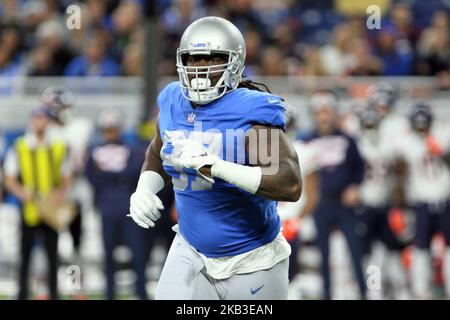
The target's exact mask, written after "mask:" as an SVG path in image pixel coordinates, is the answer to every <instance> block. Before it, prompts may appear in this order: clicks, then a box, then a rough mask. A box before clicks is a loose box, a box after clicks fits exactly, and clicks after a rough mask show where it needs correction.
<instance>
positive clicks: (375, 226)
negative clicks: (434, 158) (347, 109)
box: [358, 107, 408, 299]
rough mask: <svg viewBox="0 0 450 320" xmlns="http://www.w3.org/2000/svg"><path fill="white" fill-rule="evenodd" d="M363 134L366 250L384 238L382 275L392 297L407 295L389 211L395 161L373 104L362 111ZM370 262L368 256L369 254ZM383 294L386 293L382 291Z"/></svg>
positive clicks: (362, 196)
mask: <svg viewBox="0 0 450 320" xmlns="http://www.w3.org/2000/svg"><path fill="white" fill-rule="evenodd" d="M359 117H360V123H361V134H360V137H359V139H358V148H359V151H360V152H361V156H362V157H363V159H364V162H365V170H364V172H365V173H364V180H363V182H362V184H361V185H360V188H359V196H360V202H361V207H360V208H358V211H359V212H360V213H361V214H362V217H363V220H364V222H365V224H366V250H367V254H368V255H370V253H371V249H372V245H373V244H374V242H375V241H381V242H383V244H384V245H385V246H386V248H387V249H388V252H387V254H386V258H385V263H384V268H383V272H382V275H384V276H385V278H386V280H387V282H388V284H389V287H390V288H391V292H392V298H394V299H405V298H407V297H408V294H407V281H406V274H405V270H404V269H403V266H402V262H401V259H400V253H401V250H402V249H403V248H404V245H403V243H402V242H401V241H400V240H399V239H398V237H397V235H396V234H395V233H394V231H393V230H392V228H391V225H390V223H389V211H390V205H391V203H392V194H393V191H394V179H393V169H394V168H393V167H394V166H393V163H392V161H391V160H390V158H389V157H387V156H386V155H385V154H384V153H383V152H384V151H383V146H382V145H381V143H380V142H381V141H380V137H379V128H378V126H379V124H380V121H381V116H380V114H379V113H378V112H376V111H375V110H374V109H373V108H370V107H366V108H365V109H363V110H361V112H360V113H359ZM366 260H367V262H369V260H370V259H369V256H368V257H367V259H366ZM383 291H385V290H382V292H381V293H382V294H386V292H383Z"/></svg>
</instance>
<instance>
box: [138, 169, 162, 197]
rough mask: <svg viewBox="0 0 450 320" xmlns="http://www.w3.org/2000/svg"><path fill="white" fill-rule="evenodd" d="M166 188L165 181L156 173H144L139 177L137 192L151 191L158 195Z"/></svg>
mask: <svg viewBox="0 0 450 320" xmlns="http://www.w3.org/2000/svg"><path fill="white" fill-rule="evenodd" d="M162 188H164V179H163V178H162V177H161V175H160V174H159V173H157V172H155V171H144V172H142V173H141V175H140V176H139V182H138V185H137V188H136V190H142V191H150V192H152V193H154V194H157V193H158V192H159V191H161V190H162Z"/></svg>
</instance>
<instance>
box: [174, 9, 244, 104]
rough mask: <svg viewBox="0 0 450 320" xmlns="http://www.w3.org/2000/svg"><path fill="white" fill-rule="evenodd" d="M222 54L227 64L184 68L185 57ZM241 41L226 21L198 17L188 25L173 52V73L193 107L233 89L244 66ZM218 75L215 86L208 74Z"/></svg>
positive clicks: (239, 79) (239, 34) (242, 43)
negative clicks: (175, 60)
mask: <svg viewBox="0 0 450 320" xmlns="http://www.w3.org/2000/svg"><path fill="white" fill-rule="evenodd" d="M215 53H219V54H224V55H227V56H228V62H227V63H225V64H220V65H213V66H202V67H188V66H186V64H185V62H184V61H185V58H186V57H187V56H188V55H211V54H215ZM245 53H246V51H245V40H244V37H243V36H242V33H241V32H240V31H239V30H238V28H236V27H235V26H234V25H233V24H232V23H231V22H230V21H228V20H226V19H223V18H219V17H204V18H200V19H198V20H196V21H194V22H193V23H191V24H190V25H189V27H188V28H187V29H186V30H185V31H184V33H183V36H182V37H181V41H180V47H179V48H178V50H177V72H178V75H179V77H180V87H181V92H182V93H183V95H184V97H185V98H186V99H188V100H190V101H193V102H195V103H197V104H200V105H202V104H207V103H210V102H212V101H214V100H216V99H219V98H220V97H222V96H223V95H225V94H226V93H227V92H230V91H232V90H234V89H236V88H237V86H238V85H239V82H240V81H241V79H242V73H243V71H244V67H245V66H244V64H245ZM213 73H219V74H222V76H221V77H220V79H219V80H218V81H217V83H216V84H215V85H212V83H211V79H210V75H211V74H213Z"/></svg>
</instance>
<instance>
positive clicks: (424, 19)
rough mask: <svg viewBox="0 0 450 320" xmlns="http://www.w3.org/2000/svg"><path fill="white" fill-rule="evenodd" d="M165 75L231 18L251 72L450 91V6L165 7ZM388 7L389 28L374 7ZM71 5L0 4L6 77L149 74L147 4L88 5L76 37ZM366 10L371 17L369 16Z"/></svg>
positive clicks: (289, 1) (172, 1) (199, 0)
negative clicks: (200, 22)
mask: <svg viewBox="0 0 450 320" xmlns="http://www.w3.org/2000/svg"><path fill="white" fill-rule="evenodd" d="M156 2H157V11H158V17H159V19H158V21H159V27H160V31H161V32H160V39H161V40H162V42H161V43H162V45H161V48H160V53H161V55H162V59H163V60H162V63H161V64H160V70H159V71H160V74H161V75H170V76H173V75H176V69H175V65H174V64H173V61H174V59H175V52H176V48H177V45H178V40H179V38H180V36H181V34H182V32H183V30H184V29H185V28H186V26H187V25H189V23H191V22H192V21H193V20H195V19H196V18H198V17H201V16H204V15H216V16H221V17H224V18H227V19H229V20H230V21H232V22H233V23H234V24H235V25H237V26H238V27H239V28H240V30H242V32H243V33H244V35H245V38H246V41H247V69H246V74H247V75H248V76H251V75H266V76H277V75H315V76H320V75H337V76H345V75H354V76H360V75H383V76H399V75H403V76H408V75H424V76H427V75H432V76H438V77H439V78H442V86H443V87H445V88H447V87H448V86H449V85H448V77H449V76H448V74H449V70H450V65H449V64H450V63H449V61H450V59H449V57H450V52H449V45H448V44H449V41H450V39H449V36H450V34H449V30H450V29H449V28H450V27H449V18H448V11H449V4H448V3H447V2H445V1H437V0H433V1H427V2H426V3H424V2H422V1H407V2H404V1H390V0H385V1H375V2H374V1H358V2H354V1H353V2H351V1H344V0H343V1H339V0H338V1H329V0H327V1H294V0H282V1H268V0H261V1H250V0H231V1H223V0H157V1H156ZM377 3H379V4H380V9H381V13H382V19H381V26H382V28H381V29H379V30H378V29H374V30H369V29H368V28H367V27H366V12H365V8H367V6H369V5H371V4H377ZM70 4H72V1H56V0H36V1H26V0H5V1H3V2H2V4H0V21H1V24H0V34H1V40H0V41H1V44H2V45H1V46H0V48H1V49H0V74H1V75H2V76H3V77H5V76H14V75H29V76H58V75H59V76H61V75H66V76H87V75H99V76H114V75H123V76H136V75H140V74H141V72H142V70H143V68H142V62H141V57H142V54H143V43H144V35H143V27H142V24H141V22H142V20H143V16H144V12H145V9H144V8H145V5H148V3H147V2H146V1H139V0H127V1H119V0H108V1H100V0H86V1H81V2H79V3H78V4H79V5H80V7H81V17H82V26H83V27H82V29H81V30H70V31H69V30H67V29H66V28H64V24H65V17H66V15H65V12H66V11H65V9H66V8H67V6H68V5H70ZM361 8H363V10H362V9H361Z"/></svg>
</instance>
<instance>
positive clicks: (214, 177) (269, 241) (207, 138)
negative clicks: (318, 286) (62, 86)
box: [130, 17, 301, 299]
mask: <svg viewBox="0 0 450 320" xmlns="http://www.w3.org/2000/svg"><path fill="white" fill-rule="evenodd" d="M245 53H246V50H245V41H244V38H243V36H242V34H241V32H240V31H239V30H238V29H237V28H236V27H235V26H234V25H233V24H232V23H231V22H229V21H227V20H225V19H223V18H219V17H204V18H201V19H198V20H196V21H194V22H193V23H192V24H191V25H190V26H189V27H188V28H187V29H186V30H185V32H184V33H183V36H182V38H181V41H180V47H179V49H178V50H177V71H178V74H179V78H180V80H179V81H178V82H173V83H170V84H169V85H167V86H166V87H165V88H164V89H163V90H162V91H161V93H160V94H159V97H158V106H159V109H160V112H159V119H158V130H157V136H156V138H155V139H154V140H153V142H152V143H151V145H150V147H149V150H148V152H147V157H146V161H145V162H144V166H143V171H142V173H141V176H140V179H139V183H138V186H137V188H136V191H135V192H134V193H133V195H132V196H131V199H130V216H131V218H132V219H133V220H134V221H135V222H136V223H137V224H138V225H140V226H142V227H144V228H149V227H153V226H154V225H155V221H156V220H157V219H158V218H159V217H160V213H159V210H162V209H163V206H162V203H161V201H160V199H159V197H158V196H157V193H158V192H159V191H160V190H161V189H162V188H163V186H164V184H165V183H167V182H168V181H169V179H171V180H172V183H173V186H174V191H175V199H176V206H177V212H178V225H176V226H175V227H174V231H176V232H177V235H176V237H175V239H174V241H173V244H172V246H171V248H170V251H169V254H168V256H167V259H166V262H165V265H164V268H163V271H162V274H161V277H160V279H159V283H158V286H157V289H156V296H155V297H156V299H286V298H287V291H288V257H289V254H290V246H289V244H288V243H287V241H286V239H285V238H284V237H283V235H282V233H281V232H280V226H281V222H280V218H279V216H278V214H277V209H276V202H277V201H297V200H298V199H299V198H300V194H301V177H300V168H299V164H298V159H297V154H296V152H295V150H294V148H293V147H292V145H291V143H290V142H289V140H288V138H287V137H286V134H285V133H284V131H283V130H284V127H285V110H284V106H283V102H282V100H281V98H280V97H278V96H275V95H272V94H270V93H268V92H262V91H261V90H259V87H258V86H257V85H255V84H254V83H253V82H251V81H246V80H243V79H242V73H243V70H244V64H245ZM267 155H268V157H267Z"/></svg>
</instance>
